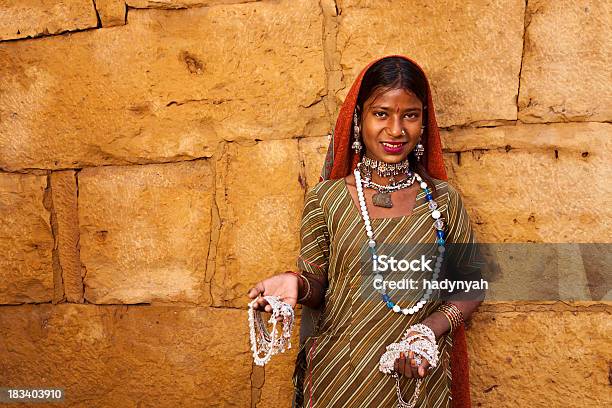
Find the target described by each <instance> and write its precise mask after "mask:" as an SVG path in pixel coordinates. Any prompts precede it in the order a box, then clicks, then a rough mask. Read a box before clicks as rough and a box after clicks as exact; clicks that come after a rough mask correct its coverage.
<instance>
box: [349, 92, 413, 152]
mask: <svg viewBox="0 0 612 408" xmlns="http://www.w3.org/2000/svg"><path fill="white" fill-rule="evenodd" d="M422 120H423V104H422V103H421V101H420V100H419V98H417V97H416V95H415V94H413V93H412V92H410V91H406V90H404V89H391V90H388V91H386V92H382V93H379V94H378V95H376V92H374V93H373V94H372V96H370V98H368V100H366V101H365V102H364V104H363V113H362V115H361V129H362V131H361V135H362V138H363V142H364V144H365V149H366V151H365V153H366V155H367V156H368V157H370V158H372V159H375V160H381V161H384V162H387V163H398V162H401V161H402V160H405V159H406V157H407V156H408V154H409V153H410V152H411V151H412V150H413V149H414V147H415V146H416V144H417V143H418V141H419V137H420V136H421V125H422ZM402 130H403V131H404V134H402Z"/></svg>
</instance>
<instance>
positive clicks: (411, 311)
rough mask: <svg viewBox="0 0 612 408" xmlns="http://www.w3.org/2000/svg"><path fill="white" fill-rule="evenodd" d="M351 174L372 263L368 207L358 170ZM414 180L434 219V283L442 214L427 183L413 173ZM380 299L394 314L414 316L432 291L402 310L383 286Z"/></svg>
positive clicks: (440, 252)
mask: <svg viewBox="0 0 612 408" xmlns="http://www.w3.org/2000/svg"><path fill="white" fill-rule="evenodd" d="M353 173H354V174H355V184H356V185H357V196H358V197H359V206H360V208H361V215H362V217H363V222H364V224H365V228H366V235H367V236H368V247H369V248H370V253H371V255H372V261H374V260H375V259H376V257H377V255H376V241H375V240H374V233H373V232H372V225H371V222H370V215H369V214H368V207H367V206H366V201H365V196H364V194H363V182H362V179H361V172H360V171H359V168H356V169H355V170H354V171H353ZM414 176H415V178H416V180H417V181H418V182H419V185H420V187H421V188H422V189H423V191H424V192H425V199H426V200H427V202H428V203H427V206H428V207H429V209H430V210H431V218H433V219H434V223H433V226H434V228H435V230H436V244H437V245H438V255H437V257H436V264H435V266H434V270H433V276H432V280H433V281H435V280H437V279H438V275H439V273H440V269H441V267H442V260H443V257H444V251H445V249H446V248H445V247H444V244H445V243H446V240H445V239H444V236H445V234H444V224H445V222H444V219H443V218H442V213H441V212H440V211H439V210H438V209H437V208H438V204H437V203H436V202H435V201H434V200H433V197H432V195H431V191H430V190H429V187H428V186H427V183H426V182H425V181H423V179H422V178H421V176H419V175H418V174H417V173H414ZM374 279H375V280H376V279H380V280H384V278H383V276H382V275H381V274H380V273H377V274H376V275H375V276H374ZM378 293H380V295H381V297H382V301H383V303H385V304H386V305H387V307H388V308H389V309H391V310H392V311H394V312H395V313H403V314H404V315H409V314H414V313H416V312H417V311H419V310H420V309H421V308H422V307H423V306H424V305H425V303H427V301H428V300H429V298H430V297H431V294H432V290H431V288H430V289H427V291H426V292H425V294H424V295H423V297H422V298H421V300H419V301H418V302H417V303H416V304H415V305H414V306H412V307H410V308H407V307H404V308H402V307H401V306H400V305H399V304H397V303H394V302H393V301H392V300H391V297H390V296H389V295H388V294H387V292H386V288H385V286H383V288H382V289H379V290H378Z"/></svg>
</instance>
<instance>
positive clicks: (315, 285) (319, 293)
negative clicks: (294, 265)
mask: <svg viewBox="0 0 612 408" xmlns="http://www.w3.org/2000/svg"><path fill="white" fill-rule="evenodd" d="M302 276H303V277H304V278H305V279H308V283H309V284H310V295H309V296H308V298H307V299H304V300H303V301H302V302H299V303H300V304H302V305H304V306H308V307H310V308H311V309H318V308H319V307H320V306H321V305H322V304H323V301H324V300H325V291H326V289H327V282H326V281H325V278H324V277H323V276H321V275H315V274H311V273H307V272H302ZM298 287H299V295H298V299H302V298H303V297H304V296H306V293H307V291H308V286H307V283H306V282H304V279H299V286H298Z"/></svg>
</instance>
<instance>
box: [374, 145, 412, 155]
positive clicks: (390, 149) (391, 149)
mask: <svg viewBox="0 0 612 408" xmlns="http://www.w3.org/2000/svg"><path fill="white" fill-rule="evenodd" d="M380 144H381V145H382V147H383V149H384V150H385V153H390V154H398V153H401V152H402V150H404V146H405V145H406V144H408V143H405V142H399V143H398V142H380Z"/></svg>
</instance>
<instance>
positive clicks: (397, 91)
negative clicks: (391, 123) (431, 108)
mask: <svg viewBox="0 0 612 408" xmlns="http://www.w3.org/2000/svg"><path fill="white" fill-rule="evenodd" d="M365 104H366V105H370V106H386V107H394V106H398V105H399V106H402V107H415V108H416V107H418V108H420V107H421V106H422V103H421V100H420V99H419V98H418V97H417V96H416V95H415V93H414V92H412V91H411V90H409V89H405V88H393V89H382V90H379V91H375V92H374V93H373V94H372V95H371V96H370V98H368V100H367V101H366V102H365Z"/></svg>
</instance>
